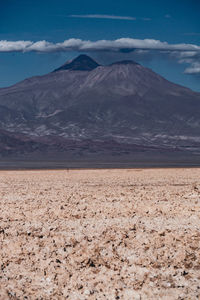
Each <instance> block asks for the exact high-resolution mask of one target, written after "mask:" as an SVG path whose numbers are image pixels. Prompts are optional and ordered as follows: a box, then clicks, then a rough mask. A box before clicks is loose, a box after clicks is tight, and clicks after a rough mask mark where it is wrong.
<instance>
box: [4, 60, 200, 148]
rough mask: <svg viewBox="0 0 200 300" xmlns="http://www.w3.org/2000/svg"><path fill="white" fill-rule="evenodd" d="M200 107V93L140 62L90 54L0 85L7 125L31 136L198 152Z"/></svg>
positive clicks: (8, 129) (16, 131) (7, 129)
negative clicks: (103, 60)
mask: <svg viewBox="0 0 200 300" xmlns="http://www.w3.org/2000/svg"><path fill="white" fill-rule="evenodd" d="M199 112H200V94H199V93H195V92H193V91H191V90H190V89H187V88H185V87H182V86H179V85H176V84H174V83H171V82H169V81H167V80H166V79H164V78H163V77H161V76H159V75H158V74H156V73H155V72H153V71H152V70H150V69H148V68H145V67H143V66H141V65H139V64H137V63H135V62H132V61H122V62H117V63H114V64H112V65H109V66H100V65H99V64H97V63H96V62H94V61H93V60H92V59H91V58H89V57H87V56H85V55H84V56H79V57H78V58H76V59H75V60H74V61H72V62H70V63H67V64H65V65H64V66H63V67H61V68H58V69H57V70H56V72H52V73H50V74H47V75H44V76H36V77H32V78H29V79H26V80H24V81H22V82H20V83H18V84H16V85H14V86H11V87H9V88H4V89H0V128H1V129H3V130H6V131H9V132H15V133H20V134H23V135H26V136H28V137H31V138H33V137H34V138H39V137H41V138H43V137H45V136H48V137H50V136H57V137H58V136H59V137H60V138H62V139H63V141H65V140H66V141H67V140H75V141H84V140H90V141H96V140H98V142H100V143H102V142H105V141H108V140H110V141H114V142H116V143H117V144H120V145H127V144H133V145H141V146H144V147H152V146H153V147H164V148H166V149H174V148H176V147H179V148H182V149H186V150H190V151H193V152H194V151H197V152H198V151H199V150H198V149H199V148H200V147H199V145H200V136H199V132H200V117H199ZM92 143H93V142H92ZM101 145H102V144H101ZM58 149H59V146H58ZM120 149H121V148H120ZM54 150H55V149H54ZM55 151H56V150H55Z"/></svg>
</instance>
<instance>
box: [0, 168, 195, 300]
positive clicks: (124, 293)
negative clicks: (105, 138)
mask: <svg viewBox="0 0 200 300" xmlns="http://www.w3.org/2000/svg"><path fill="white" fill-rule="evenodd" d="M0 209H1V211H0V242H1V245H0V247H1V249H0V267H1V268H0V299H1V300H4V299H5V300H6V299H72V300H76V299H98V300H99V299H109V300H110V299H125V300H129V299H131V300H132V299H166V300H168V299H173V300H174V299H200V248H199V247H200V218H199V217H200V169H154V170H139V169H138V170H70V171H67V170H66V171H65V170H64V171H50V170H49V171H1V172H0Z"/></svg>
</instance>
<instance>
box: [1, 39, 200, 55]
mask: <svg viewBox="0 0 200 300" xmlns="http://www.w3.org/2000/svg"><path fill="white" fill-rule="evenodd" d="M123 49H126V50H130V51H133V50H135V49H140V50H160V51H192V52H196V51H200V46H198V45H194V44H185V43H182V44H168V43H167V42H161V41H159V40H154V39H144V40H141V39H132V38H120V39H117V40H98V41H89V40H81V39H74V38H72V39H68V40H65V41H64V42H62V43H50V42H48V41H45V40H44V41H38V42H31V41H5V40H4V41H0V52H14V51H18V52H20V51H21V52H24V51H26V52H27V51H36V52H56V51H71V50H74V51H80V52H81V51H100V50H103V51H120V50H123Z"/></svg>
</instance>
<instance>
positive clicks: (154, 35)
mask: <svg viewBox="0 0 200 300" xmlns="http://www.w3.org/2000/svg"><path fill="white" fill-rule="evenodd" d="M199 16H200V1H199V0H174V1H171V0H168V1H166V0H165V1H162V0H140V1H138V0H137V1H135V0H130V1H129V0H123V1H122V0H117V1H116V0H115V1H113V0H110V1H109V0H101V1H94V0H93V1H90V0H84V1H83V0H74V1H70V0H48V1H47V0H42V1H41V0H40V1H39V0H34V1H33V0H1V1H0V87H5V86H9V85H11V84H14V83H16V82H18V81H20V80H22V79H24V78H27V77H30V76H34V75H42V74H45V73H48V72H50V71H52V70H53V69H55V68H57V67H59V66H60V65H62V64H63V63H64V62H65V61H66V60H68V59H71V58H73V57H75V56H77V55H78V54H80V53H88V54H89V55H90V56H92V57H93V58H95V59H96V60H98V62H100V63H111V62H113V61H115V60H123V59H127V58H128V59H133V60H136V61H137V62H139V63H141V64H142V65H144V66H146V67H149V68H151V69H153V70H154V71H155V72H157V73H159V74H161V75H162V76H164V77H165V78H167V79H168V80H171V81H173V82H175V83H179V84H181V85H184V86H187V87H190V88H191V89H193V90H196V91H200V17H199ZM70 39H73V40H70ZM69 40H70V42H69ZM102 40H104V42H102ZM2 41H4V42H2ZM39 41H45V42H43V43H39V44H38V42H39ZM64 41H67V42H65V43H64ZM88 41H90V43H89V42H88ZM158 41H160V43H159V42H158ZM9 42H14V43H12V44H10V43H9ZM92 42H93V44H92ZM95 42H97V43H95ZM16 43H18V44H16ZM69 44H70V45H71V44H73V45H72V46H69ZM126 45H127V46H126ZM177 45H178V46H177ZM191 45H192V46H191ZM104 47H105V49H104ZM198 47H199V48H198ZM127 48H128V51H127ZM124 50H126V51H124ZM172 50H173V51H172Z"/></svg>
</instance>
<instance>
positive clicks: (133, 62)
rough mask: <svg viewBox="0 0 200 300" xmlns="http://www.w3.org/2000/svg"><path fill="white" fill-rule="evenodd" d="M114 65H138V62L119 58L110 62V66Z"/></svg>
mask: <svg viewBox="0 0 200 300" xmlns="http://www.w3.org/2000/svg"><path fill="white" fill-rule="evenodd" d="M115 65H139V64H138V63H137V62H135V61H133V60H121V61H117V62H114V63H112V64H110V66H115Z"/></svg>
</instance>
